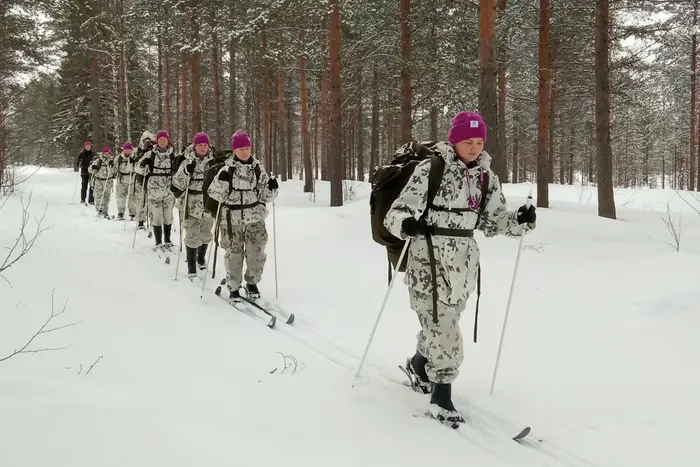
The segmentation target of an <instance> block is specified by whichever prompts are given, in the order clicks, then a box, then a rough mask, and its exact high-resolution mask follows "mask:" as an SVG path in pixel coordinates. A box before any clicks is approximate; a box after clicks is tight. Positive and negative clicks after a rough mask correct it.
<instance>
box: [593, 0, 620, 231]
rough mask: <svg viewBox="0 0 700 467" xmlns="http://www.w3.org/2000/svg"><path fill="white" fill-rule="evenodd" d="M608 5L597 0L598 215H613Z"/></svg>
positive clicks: (614, 217) (614, 215)
mask: <svg viewBox="0 0 700 467" xmlns="http://www.w3.org/2000/svg"><path fill="white" fill-rule="evenodd" d="M609 49H610V6H609V0H596V36H595V88H596V96H595V101H596V102H595V104H596V105H595V107H596V119H595V120H596V127H597V131H596V137H597V144H596V149H597V153H598V154H597V156H598V172H597V174H598V176H597V180H596V181H597V182H598V215H599V216H600V217H607V218H610V219H616V213H615V196H614V192H613V184H612V171H613V168H612V151H611V144H610V64H609V53H610V52H609Z"/></svg>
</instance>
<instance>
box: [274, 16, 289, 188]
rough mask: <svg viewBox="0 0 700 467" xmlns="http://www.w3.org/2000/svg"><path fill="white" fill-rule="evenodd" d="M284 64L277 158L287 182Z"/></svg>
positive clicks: (279, 82) (279, 78) (280, 78)
mask: <svg viewBox="0 0 700 467" xmlns="http://www.w3.org/2000/svg"><path fill="white" fill-rule="evenodd" d="M278 39H279V43H280V44H281V43H283V39H282V30H280V32H279V37H278ZM282 66H283V64H282V63H280V64H279V65H278V69H277V119H276V120H277V130H278V140H279V141H278V142H279V152H278V153H277V156H278V157H279V171H280V175H281V176H282V181H283V182H284V181H287V149H286V144H285V143H286V139H285V134H284V133H285V128H286V127H285V121H284V118H285V113H286V111H285V109H284V69H283V68H282Z"/></svg>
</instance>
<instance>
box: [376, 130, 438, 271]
mask: <svg viewBox="0 0 700 467" xmlns="http://www.w3.org/2000/svg"><path fill="white" fill-rule="evenodd" d="M435 144H436V143H435V142H433V141H423V142H419V141H415V140H414V141H411V142H409V143H407V144H405V145H403V146H401V147H400V148H399V149H397V150H396V152H395V153H394V158H393V159H392V161H391V163H389V164H388V165H380V166H377V167H376V168H375V169H374V173H373V174H372V193H371V194H370V197H369V205H370V217H371V223H372V240H374V241H375V242H376V243H378V244H380V245H382V246H384V247H386V251H387V257H388V259H389V280H390V281H391V271H392V268H395V267H396V265H397V263H398V262H399V257H400V256H401V251H402V250H403V246H404V242H405V241H404V240H402V239H400V238H398V237H395V236H394V235H393V234H392V233H391V232H389V230H387V228H386V227H384V218H385V217H386V214H387V213H388V212H389V209H390V208H391V205H392V204H393V203H394V201H395V200H396V199H397V198H398V197H399V195H400V194H401V191H402V190H403V188H404V187H405V186H406V184H407V183H408V180H409V178H410V177H411V175H413V172H414V170H415V168H416V166H417V165H418V164H419V163H420V162H422V161H424V160H426V159H428V158H430V159H431V161H430V175H429V177H428V200H427V201H428V202H427V205H428V206H430V205H432V202H433V199H434V198H435V195H436V194H437V190H438V188H439V187H440V181H441V180H442V175H443V172H444V170H445V160H444V159H443V158H442V157H441V156H440V155H439V154H437V153H436V148H435ZM427 214H428V209H426V210H425V211H424V212H423V218H425V216H427ZM407 260H408V255H404V257H403V260H402V261H401V264H400V265H399V267H398V270H399V271H400V272H404V271H405V270H406V263H407Z"/></svg>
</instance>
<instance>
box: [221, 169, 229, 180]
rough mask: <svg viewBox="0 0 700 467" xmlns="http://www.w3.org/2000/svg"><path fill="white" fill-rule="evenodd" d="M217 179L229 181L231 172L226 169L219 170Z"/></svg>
mask: <svg viewBox="0 0 700 467" xmlns="http://www.w3.org/2000/svg"><path fill="white" fill-rule="evenodd" d="M219 180H221V181H222V182H230V181H231V174H230V173H229V172H228V170H222V171H221V172H219Z"/></svg>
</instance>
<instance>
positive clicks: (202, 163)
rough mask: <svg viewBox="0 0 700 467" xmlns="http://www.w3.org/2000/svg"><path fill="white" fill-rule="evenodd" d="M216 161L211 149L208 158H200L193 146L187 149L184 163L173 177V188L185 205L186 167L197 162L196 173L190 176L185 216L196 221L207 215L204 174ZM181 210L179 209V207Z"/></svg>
mask: <svg viewBox="0 0 700 467" xmlns="http://www.w3.org/2000/svg"><path fill="white" fill-rule="evenodd" d="M213 160H214V153H213V151H212V150H211V149H210V150H209V152H208V153H207V155H206V156H204V157H203V158H201V159H200V158H199V157H197V156H196V155H195V153H194V152H193V150H192V146H188V147H187V148H186V149H185V154H184V157H183V159H182V161H181V162H180V163H179V167H178V169H177V172H176V173H175V175H174V176H173V187H174V188H175V189H176V190H177V191H178V192H180V193H183V194H182V195H180V196H179V202H181V203H184V192H185V190H186V189H187V188H188V185H187V177H188V174H186V173H185V167H187V165H188V164H190V163H191V162H193V161H194V162H195V166H194V172H193V173H191V174H190V175H189V177H190V184H189V190H188V192H187V206H185V216H186V217H192V218H195V219H201V218H202V216H204V215H205V214H207V212H206V211H205V210H204V197H203V195H202V184H203V183H204V174H205V173H206V171H207V169H208V168H209V164H210V163H211V162H212V161H213ZM178 209H179V207H178Z"/></svg>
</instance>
